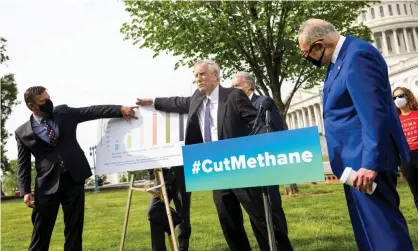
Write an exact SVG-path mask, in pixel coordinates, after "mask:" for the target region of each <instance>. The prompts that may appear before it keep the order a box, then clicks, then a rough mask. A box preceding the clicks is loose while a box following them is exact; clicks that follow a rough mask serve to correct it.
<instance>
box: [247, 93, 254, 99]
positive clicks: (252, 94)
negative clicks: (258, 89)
mask: <svg viewBox="0 0 418 251" xmlns="http://www.w3.org/2000/svg"><path fill="white" fill-rule="evenodd" d="M253 96H254V92H251V94H250V96H248V98H249V99H250V100H251V99H252V98H253Z"/></svg>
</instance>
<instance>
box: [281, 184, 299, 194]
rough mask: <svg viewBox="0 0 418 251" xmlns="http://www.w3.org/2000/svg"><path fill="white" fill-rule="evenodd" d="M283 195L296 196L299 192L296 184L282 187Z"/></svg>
mask: <svg viewBox="0 0 418 251" xmlns="http://www.w3.org/2000/svg"><path fill="white" fill-rule="evenodd" d="M284 189H285V191H284V194H285V195H287V196H292V195H293V194H296V193H298V192H299V189H298V186H297V185H296V184H290V185H286V186H284Z"/></svg>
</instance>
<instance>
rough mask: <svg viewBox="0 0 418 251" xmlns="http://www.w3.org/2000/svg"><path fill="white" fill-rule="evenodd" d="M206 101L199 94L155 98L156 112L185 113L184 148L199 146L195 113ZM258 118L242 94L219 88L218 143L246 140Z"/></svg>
mask: <svg viewBox="0 0 418 251" xmlns="http://www.w3.org/2000/svg"><path fill="white" fill-rule="evenodd" d="M204 98H205V95H204V94H201V93H200V91H199V90H196V91H195V93H194V94H193V96H191V97H171V98H156V99H155V102H154V106H155V109H157V110H161V111H166V112H173V113H188V115H189V116H188V119H187V127H186V138H185V144H186V145H190V144H197V143H202V142H203V138H202V133H201V130H200V126H199V118H198V111H199V107H200V106H201V105H202V103H203V99H204ZM256 116H257V109H256V108H255V107H254V106H253V105H252V104H251V101H250V100H249V99H248V97H247V96H246V95H245V93H244V92H243V91H242V90H239V89H235V88H223V87H222V86H219V104H218V139H219V140H222V139H229V138H236V137H242V136H247V135H248V134H249V133H250V130H249V129H250V127H249V126H248V125H250V126H251V125H252V124H253V123H254V120H255V118H256Z"/></svg>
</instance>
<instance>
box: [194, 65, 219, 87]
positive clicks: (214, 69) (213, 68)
mask: <svg viewBox="0 0 418 251" xmlns="http://www.w3.org/2000/svg"><path fill="white" fill-rule="evenodd" d="M201 64H205V65H207V66H208V71H209V72H216V75H217V76H218V83H220V82H221V67H219V65H218V64H217V63H216V62H215V61H213V60H210V59H204V60H199V61H197V62H196V63H195V64H194V67H196V66H197V65H201Z"/></svg>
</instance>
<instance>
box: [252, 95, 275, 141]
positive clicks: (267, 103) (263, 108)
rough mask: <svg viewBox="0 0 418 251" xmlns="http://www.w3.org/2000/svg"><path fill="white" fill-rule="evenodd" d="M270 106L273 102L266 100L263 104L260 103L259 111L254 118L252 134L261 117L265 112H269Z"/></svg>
mask: <svg viewBox="0 0 418 251" xmlns="http://www.w3.org/2000/svg"><path fill="white" fill-rule="evenodd" d="M272 106H273V101H272V100H271V99H266V100H264V102H263V103H261V105H260V109H258V113H257V117H256V118H255V121H254V125H253V131H252V133H254V130H255V128H257V126H258V124H259V123H260V118H261V115H262V114H263V113H264V112H265V111H266V110H270V109H271V107H272Z"/></svg>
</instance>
